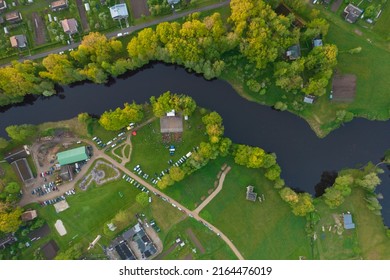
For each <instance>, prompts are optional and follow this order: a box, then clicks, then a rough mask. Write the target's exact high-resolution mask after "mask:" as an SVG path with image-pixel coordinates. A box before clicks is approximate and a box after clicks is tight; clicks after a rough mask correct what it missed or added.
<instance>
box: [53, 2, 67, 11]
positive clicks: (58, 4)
mask: <svg viewBox="0 0 390 280" xmlns="http://www.w3.org/2000/svg"><path fill="white" fill-rule="evenodd" d="M67 6H68V1H67V0H57V1H54V2H51V8H52V9H56V8H62V7H67Z"/></svg>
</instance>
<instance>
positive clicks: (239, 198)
mask: <svg viewBox="0 0 390 280" xmlns="http://www.w3.org/2000/svg"><path fill="white" fill-rule="evenodd" d="M228 164H229V165H230V166H231V167H232V169H231V171H230V172H229V173H228V175H227V176H226V178H225V182H224V185H223V189H222V191H221V192H220V193H219V194H218V195H217V196H216V197H215V198H214V199H213V200H212V201H211V202H210V204H208V205H207V206H206V208H205V209H204V210H203V211H202V212H201V216H202V217H204V218H205V219H206V220H208V221H209V222H211V223H212V224H214V225H215V226H216V227H218V228H219V229H220V230H221V231H222V232H223V233H224V234H225V235H227V236H228V237H229V238H230V239H231V240H233V243H234V244H235V245H236V246H237V248H238V250H240V252H241V254H242V255H243V256H244V258H245V259H298V258H299V256H305V257H306V258H308V259H311V258H312V256H311V247H310V240H309V238H308V237H306V232H305V224H306V220H305V218H302V217H296V216H294V215H293V214H292V212H291V209H290V208H289V206H288V205H287V204H286V203H285V202H283V201H282V200H281V198H280V196H279V194H278V192H277V191H275V189H273V187H272V184H271V183H270V182H269V181H268V180H267V179H265V178H264V176H263V172H262V171H261V170H259V169H248V168H245V167H242V166H238V165H236V164H234V162H233V160H231V162H228ZM248 185H253V186H254V187H255V189H254V190H255V192H257V193H258V194H264V198H265V201H264V202H262V203H260V202H258V201H256V202H249V201H247V200H246V198H245V193H246V187H247V186H248Z"/></svg>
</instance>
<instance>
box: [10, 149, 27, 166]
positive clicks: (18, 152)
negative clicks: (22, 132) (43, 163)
mask: <svg viewBox="0 0 390 280" xmlns="http://www.w3.org/2000/svg"><path fill="white" fill-rule="evenodd" d="M28 155H29V153H28V151H27V150H26V148H25V147H20V148H17V149H14V150H12V151H10V152H8V153H7V154H6V155H5V158H4V159H5V160H6V161H7V162H8V163H12V162H13V161H15V160H18V159H21V158H26V157H28Z"/></svg>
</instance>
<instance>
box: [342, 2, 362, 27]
mask: <svg viewBox="0 0 390 280" xmlns="http://www.w3.org/2000/svg"><path fill="white" fill-rule="evenodd" d="M362 13H363V10H361V9H359V8H358V7H356V6H355V5H352V4H348V6H347V7H345V9H344V16H345V17H344V18H345V20H346V21H348V22H349V23H355V22H356V21H357V20H358V19H359V17H360V16H361V15H362Z"/></svg>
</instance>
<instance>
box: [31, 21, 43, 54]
mask: <svg viewBox="0 0 390 280" xmlns="http://www.w3.org/2000/svg"><path fill="white" fill-rule="evenodd" d="M31 17H32V26H33V27H34V42H35V45H37V46H38V45H42V44H44V43H45V42H46V37H45V30H46V28H45V25H44V23H43V20H42V17H40V16H39V14H38V13H32V15H31Z"/></svg>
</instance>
